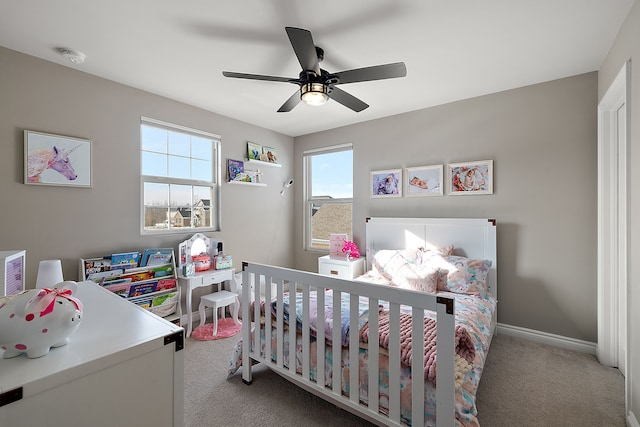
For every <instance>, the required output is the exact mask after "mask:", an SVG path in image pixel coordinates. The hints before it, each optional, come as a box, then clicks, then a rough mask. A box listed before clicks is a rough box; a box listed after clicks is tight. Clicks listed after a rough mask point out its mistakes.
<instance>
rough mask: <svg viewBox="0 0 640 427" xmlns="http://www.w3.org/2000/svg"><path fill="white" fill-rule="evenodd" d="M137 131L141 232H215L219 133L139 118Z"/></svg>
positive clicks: (217, 219)
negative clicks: (141, 211) (141, 191)
mask: <svg viewBox="0 0 640 427" xmlns="http://www.w3.org/2000/svg"><path fill="white" fill-rule="evenodd" d="M140 135H141V166H142V167H141V175H142V180H143V194H142V200H143V202H142V210H143V227H142V228H143V231H155V232H162V231H163V230H165V232H166V231H171V230H172V229H174V228H179V229H182V228H199V229H202V231H204V230H205V229H207V230H209V231H219V230H220V224H219V216H220V212H219V210H220V203H219V200H218V199H219V197H220V195H219V193H218V187H219V185H220V183H218V182H217V177H218V174H219V170H220V169H219V168H220V165H219V162H220V159H219V157H218V156H217V153H218V150H219V144H220V139H219V138H220V137H219V136H218V135H214V134H209V133H207V132H203V131H200V130H197V129H192V130H190V129H187V128H183V127H179V126H174V125H172V124H170V123H163V122H159V121H158V122H157V121H155V120H153V119H144V118H143V119H142V121H141V123H140ZM174 231H176V232H185V231H188V230H182V231H180V230H174Z"/></svg>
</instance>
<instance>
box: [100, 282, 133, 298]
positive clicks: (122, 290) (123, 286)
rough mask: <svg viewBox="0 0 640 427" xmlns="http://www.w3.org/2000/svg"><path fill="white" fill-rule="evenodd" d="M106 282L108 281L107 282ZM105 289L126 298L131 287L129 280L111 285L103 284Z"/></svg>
mask: <svg viewBox="0 0 640 427" xmlns="http://www.w3.org/2000/svg"><path fill="white" fill-rule="evenodd" d="M107 283H108V282H107ZM104 288H105V289H107V290H109V291H111V292H113V293H114V294H116V295H120V296H121V297H123V298H127V297H128V296H129V289H131V282H129V283H118V284H113V285H107V284H105V286H104Z"/></svg>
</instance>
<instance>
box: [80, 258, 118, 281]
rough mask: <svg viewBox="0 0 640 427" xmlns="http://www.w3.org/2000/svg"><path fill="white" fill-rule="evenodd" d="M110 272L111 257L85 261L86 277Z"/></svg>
mask: <svg viewBox="0 0 640 427" xmlns="http://www.w3.org/2000/svg"><path fill="white" fill-rule="evenodd" d="M108 270H111V257H105V258H97V259H85V260H84V274H85V277H89V275H90V274H94V273H102V272H103V271H108Z"/></svg>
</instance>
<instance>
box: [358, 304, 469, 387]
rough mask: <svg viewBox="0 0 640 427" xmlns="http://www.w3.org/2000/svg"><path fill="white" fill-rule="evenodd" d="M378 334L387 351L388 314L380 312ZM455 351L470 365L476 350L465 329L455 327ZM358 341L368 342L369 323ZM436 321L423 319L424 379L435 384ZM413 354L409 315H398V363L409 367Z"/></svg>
mask: <svg viewBox="0 0 640 427" xmlns="http://www.w3.org/2000/svg"><path fill="white" fill-rule="evenodd" d="M378 323H379V325H378V334H379V343H380V347H382V348H384V349H387V350H388V349H389V312H388V311H387V310H383V311H381V312H380V316H379V321H378ZM455 330H456V334H455V349H456V354H457V355H458V356H460V357H461V358H463V359H465V360H466V361H467V362H468V363H472V362H473V359H474V358H475V355H476V350H475V348H474V346H473V341H472V340H471V335H470V334H469V332H468V331H467V329H466V328H464V327H462V326H458V325H456V328H455ZM360 340H361V341H362V342H365V343H368V342H369V322H367V323H366V324H365V325H364V326H363V327H362V328H361V329H360ZM436 353H437V351H436V320H434V319H429V318H425V319H424V375H425V378H426V379H428V380H429V381H431V382H433V383H434V384H435V382H436V359H437V354H436ZM412 354H413V350H412V345H411V314H408V313H402V314H400V361H401V362H402V363H404V364H405V365H409V366H410V365H411V357H412Z"/></svg>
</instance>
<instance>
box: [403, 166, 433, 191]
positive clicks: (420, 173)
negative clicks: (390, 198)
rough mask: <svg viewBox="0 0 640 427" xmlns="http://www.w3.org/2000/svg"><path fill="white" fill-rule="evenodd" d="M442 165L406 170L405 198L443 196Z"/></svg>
mask: <svg viewBox="0 0 640 427" xmlns="http://www.w3.org/2000/svg"><path fill="white" fill-rule="evenodd" d="M442 177H443V167H442V165H433V166H418V167H414V168H406V169H405V173H404V182H405V187H404V188H405V196H408V197H412V196H442V194H443V191H442V186H443V182H442Z"/></svg>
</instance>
